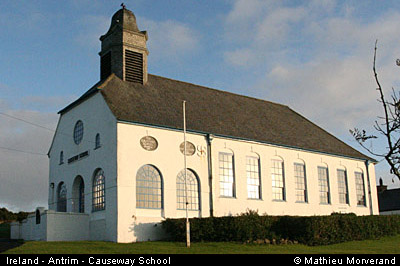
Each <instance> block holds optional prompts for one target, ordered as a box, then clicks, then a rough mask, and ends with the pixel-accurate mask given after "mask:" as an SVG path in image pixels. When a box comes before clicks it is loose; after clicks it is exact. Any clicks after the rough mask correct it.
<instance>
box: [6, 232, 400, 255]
mask: <svg viewBox="0 0 400 266" xmlns="http://www.w3.org/2000/svg"><path fill="white" fill-rule="evenodd" d="M13 244H14V246H10V247H9V248H8V249H7V248H6V249H7V250H5V248H4V245H5V243H2V242H0V251H4V250H5V252H4V253H6V254H23V253H25V254H26V253H30V254H45V253H47V254H57V253H59V254H291V253H292V254H311V253H313V254H318V253H319V254H332V253H335V254H339V253H342V254H359V253H360V254H374V253H376V254H400V235H397V236H391V237H385V238H382V239H379V240H366V241H352V242H346V243H341V244H335V245H328V246H315V247H310V246H305V245H301V244H296V245H256V244H246V245H245V244H241V243H233V242H223V243H216V242H213V243H207V242H204V243H203V242H202V243H192V246H191V248H186V247H185V243H179V242H141V243H130V244H117V243H111V242H99V241H82V242H37V241H28V242H14V243H13ZM2 245H3V247H2Z"/></svg>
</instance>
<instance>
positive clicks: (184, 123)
mask: <svg viewBox="0 0 400 266" xmlns="http://www.w3.org/2000/svg"><path fill="white" fill-rule="evenodd" d="M183 163H184V171H185V203H186V204H185V206H186V247H188V248H190V222H189V213H188V205H189V202H188V190H187V169H186V101H183Z"/></svg>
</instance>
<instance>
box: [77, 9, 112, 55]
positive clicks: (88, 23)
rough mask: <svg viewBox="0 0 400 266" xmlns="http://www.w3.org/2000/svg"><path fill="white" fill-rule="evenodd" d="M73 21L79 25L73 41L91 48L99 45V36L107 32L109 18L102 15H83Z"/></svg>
mask: <svg viewBox="0 0 400 266" xmlns="http://www.w3.org/2000/svg"><path fill="white" fill-rule="evenodd" d="M75 23H76V24H77V25H79V27H78V29H79V32H78V33H77V35H76V37H75V42H76V43H78V44H79V45H81V46H82V47H87V48H90V49H92V48H99V47H100V41H99V38H100V36H102V35H104V34H106V33H107V31H108V28H109V27H110V23H111V19H110V18H109V17H107V16H102V15H85V16H83V17H82V18H80V19H79V20H77V21H76V22H75Z"/></svg>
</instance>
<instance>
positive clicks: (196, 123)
mask: <svg viewBox="0 0 400 266" xmlns="http://www.w3.org/2000/svg"><path fill="white" fill-rule="evenodd" d="M147 38H148V36H147V33H146V32H145V31H140V30H139V29H138V27H137V25H136V19H135V16H134V15H133V13H132V12H131V11H129V10H127V9H125V8H122V9H121V10H119V11H118V12H116V13H115V14H114V16H113V17H112V21H111V26H110V29H109V31H108V32H107V33H106V34H105V35H103V36H102V37H101V38H100V40H101V42H102V49H101V52H100V53H99V55H100V58H101V60H100V61H101V62H100V64H101V81H100V82H98V83H97V84H95V85H94V86H93V87H92V88H90V89H89V90H88V91H87V92H86V93H84V94H83V95H82V96H81V97H80V98H79V99H77V100H76V101H75V102H73V103H71V104H70V105H68V106H67V107H65V108H64V109H62V110H61V111H60V112H59V114H60V118H59V122H58V125H57V130H56V133H55V135H54V139H53V142H52V145H51V148H50V151H49V158H50V172H49V210H47V211H44V210H42V209H41V210H38V211H37V214H36V215H31V216H30V217H29V218H28V219H27V221H25V222H24V223H23V224H21V225H19V224H16V223H15V224H13V226H12V237H13V238H24V239H37V240H49V241H50V240H83V239H89V240H107V241H114V242H132V241H144V240H149V239H150V240H154V239H159V238H162V237H163V232H162V229H161V227H160V226H159V223H160V222H161V221H162V220H163V219H165V218H178V217H185V195H184V175H183V168H184V164H183V160H184V156H183V118H182V117H183V111H182V102H183V101H184V100H185V101H186V102H187V106H186V117H187V130H188V133H187V136H186V139H187V147H188V148H187V151H186V154H187V168H188V179H187V182H188V208H189V215H190V216H191V217H208V216H211V215H213V216H224V215H236V214H240V213H243V212H246V210H248V209H250V210H257V211H258V212H259V213H260V214H264V213H267V214H269V215H329V214H331V213H332V212H343V213H350V212H352V213H356V214H357V215H370V214H379V212H378V203H377V193H376V189H375V170H374V163H375V161H374V160H372V159H371V158H369V157H367V156H365V155H363V154H361V153H360V152H358V151H356V150H354V149H353V148H351V147H350V146H348V145H346V144H345V143H343V142H342V141H340V140H339V139H337V138H335V137H334V136H332V135H331V134H329V133H327V132H326V131H324V130H323V129H321V128H320V127H318V126H316V125H315V124H313V123H312V122H310V121H309V120H307V119H306V118H304V117H303V116H301V115H299V114H298V113H296V112H294V111H293V110H291V109H290V108H289V107H287V106H284V105H280V104H276V103H272V102H268V101H264V100H259V99H255V98H250V97H246V96H241V95H236V94H232V93H229V92H226V91H220V90H215V89H210V88H205V87H202V86H198V85H194V84H190V83H185V82H181V81H176V80H171V79H167V78H164V77H159V76H155V75H151V74H148V73H147V56H148V50H147V48H146V41H147Z"/></svg>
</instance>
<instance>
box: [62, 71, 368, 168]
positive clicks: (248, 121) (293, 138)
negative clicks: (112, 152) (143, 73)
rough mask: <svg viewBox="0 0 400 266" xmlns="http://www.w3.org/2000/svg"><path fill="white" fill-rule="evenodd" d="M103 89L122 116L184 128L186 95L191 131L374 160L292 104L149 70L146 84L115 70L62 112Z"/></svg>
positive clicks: (151, 123) (105, 96) (112, 106)
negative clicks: (200, 84) (313, 120)
mask: <svg viewBox="0 0 400 266" xmlns="http://www.w3.org/2000/svg"><path fill="white" fill-rule="evenodd" d="M98 90H100V91H101V94H102V95H103V97H104V99H105V101H106V102H107V104H108V106H109V108H110V110H111V111H112V113H113V114H114V115H115V117H116V118H117V119H118V120H122V121H130V122H136V123H142V124H149V125H157V126H162V127H168V128H174V129H182V128H183V122H182V101H183V100H185V101H186V102H187V104H186V119H187V129H188V131H195V132H202V133H209V134H214V135H219V136H226V137H232V138H240V139H245V140H254V141H259V142H264V143H269V144H275V145H279V146H287V147H293V148H299V149H304V150H308V151H316V152H323V153H328V154H333V155H339V156H346V157H352V158H358V159H363V160H365V159H368V160H372V161H375V160H373V159H371V158H369V157H368V156H366V155H364V154H362V153H360V152H358V151H357V150H355V149H354V148H352V147H350V146H349V145H347V144H345V143H344V142H342V141H340V140H339V139H337V138H336V137H334V136H333V135H331V134H329V133H328V132H326V131H325V130H323V129H322V128H320V127H318V126H317V125H315V124H314V123H312V122H310V121H309V120H307V119H306V118H304V117H303V116H301V115H300V114H298V113H296V112H295V111H293V110H291V109H290V108H289V107H288V106H285V105H281V104H277V103H273V102H269V101H264V100H260V99H256V98H251V97H247V96H242V95H237V94H233V93H230V92H226V91H221V90H215V89H210V88H206V87H203V86H199V85H194V84H190V83H186V82H182V81H177V80H172V79H168V78H164V77H160V76H155V75H150V74H149V75H148V82H147V83H146V84H145V85H142V84H138V83H132V82H125V81H122V80H121V79H119V78H118V77H117V76H115V75H114V74H112V75H111V76H110V77H109V78H107V79H106V80H105V81H103V82H101V83H98V84H96V85H95V86H93V87H92V88H91V89H90V90H89V91H88V92H86V93H85V94H84V95H83V96H82V97H81V98H79V99H78V100H77V101H76V102H74V103H72V104H71V105H69V106H67V107H66V108H64V109H63V110H61V111H60V113H63V112H66V111H67V110H69V109H70V108H72V107H73V106H74V105H76V104H78V103H79V102H80V101H82V100H84V99H85V98H87V97H88V96H90V95H91V94H92V93H95V92H96V91H98Z"/></svg>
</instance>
